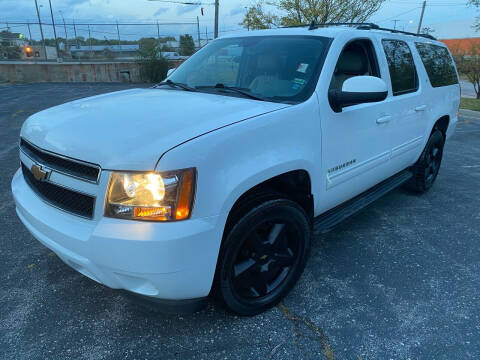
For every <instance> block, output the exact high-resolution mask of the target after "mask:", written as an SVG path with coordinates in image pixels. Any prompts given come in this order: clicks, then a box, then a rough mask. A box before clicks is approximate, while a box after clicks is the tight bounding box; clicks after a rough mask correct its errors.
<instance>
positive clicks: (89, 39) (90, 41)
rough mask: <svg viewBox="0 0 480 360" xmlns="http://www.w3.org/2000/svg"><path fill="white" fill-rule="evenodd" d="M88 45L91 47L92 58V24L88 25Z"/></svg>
mask: <svg viewBox="0 0 480 360" xmlns="http://www.w3.org/2000/svg"><path fill="white" fill-rule="evenodd" d="M88 43H89V45H90V57H91V56H92V35H91V34H90V24H88Z"/></svg>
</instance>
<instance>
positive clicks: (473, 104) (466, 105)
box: [460, 98, 480, 111]
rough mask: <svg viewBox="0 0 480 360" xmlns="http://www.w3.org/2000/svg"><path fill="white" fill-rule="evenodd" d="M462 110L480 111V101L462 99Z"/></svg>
mask: <svg viewBox="0 0 480 360" xmlns="http://www.w3.org/2000/svg"><path fill="white" fill-rule="evenodd" d="M460 109H467V110H473V111H480V99H470V98H462V100H461V101H460Z"/></svg>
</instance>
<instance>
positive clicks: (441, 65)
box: [415, 43, 458, 87]
mask: <svg viewBox="0 0 480 360" xmlns="http://www.w3.org/2000/svg"><path fill="white" fill-rule="evenodd" d="M415 46H416V47H417V50H418V53H419V54H420V57H421V58H422V61H423V65H425V69H426V70H427V74H428V77H429V78H430V83H431V84H432V86H433V87H440V86H448V85H454V84H458V77H457V72H456V71H455V65H453V60H452V57H451V56H450V54H449V52H448V50H447V49H446V48H444V47H443V46H438V45H434V44H424V43H415Z"/></svg>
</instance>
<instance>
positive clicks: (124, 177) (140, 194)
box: [105, 169, 196, 221]
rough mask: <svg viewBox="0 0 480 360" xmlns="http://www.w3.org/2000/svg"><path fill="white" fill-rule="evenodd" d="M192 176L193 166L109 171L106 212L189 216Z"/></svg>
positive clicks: (158, 218)
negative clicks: (170, 169) (174, 168)
mask: <svg viewBox="0 0 480 360" xmlns="http://www.w3.org/2000/svg"><path fill="white" fill-rule="evenodd" d="M195 176H196V173H195V169H186V170H179V171H173V172H168V173H154V172H148V173H135V172H112V174H111V175H110V183H109V185H108V190H107V199H106V205H105V216H108V217H115V218H122V219H132V220H150V221H175V220H185V219H188V218H189V217H190V214H191V212H192V205H193V196H194V193H195Z"/></svg>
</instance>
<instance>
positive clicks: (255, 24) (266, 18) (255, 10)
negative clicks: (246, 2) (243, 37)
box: [240, 2, 278, 30]
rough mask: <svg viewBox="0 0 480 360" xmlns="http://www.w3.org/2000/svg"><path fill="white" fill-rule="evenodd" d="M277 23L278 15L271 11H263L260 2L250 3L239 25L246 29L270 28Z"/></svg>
mask: <svg viewBox="0 0 480 360" xmlns="http://www.w3.org/2000/svg"><path fill="white" fill-rule="evenodd" d="M277 23H278V17H277V16H275V15H273V14H272V13H269V12H265V10H264V7H263V4H262V3H261V2H259V3H257V4H255V5H252V6H251V7H249V8H248V9H247V13H246V14H245V17H244V18H243V21H242V22H241V23H240V25H243V27H245V28H247V29H248V30H262V29H270V28H272V27H274V26H276V24H277Z"/></svg>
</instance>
